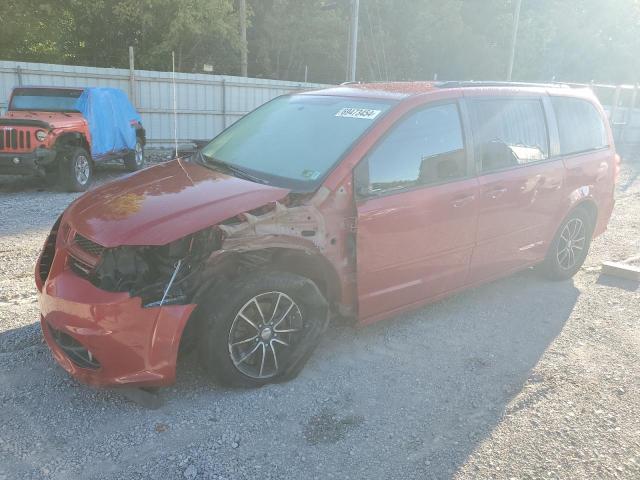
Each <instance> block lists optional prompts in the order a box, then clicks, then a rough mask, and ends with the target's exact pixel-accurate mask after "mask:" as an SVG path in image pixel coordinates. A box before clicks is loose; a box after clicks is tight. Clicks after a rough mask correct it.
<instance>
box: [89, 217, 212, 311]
mask: <svg viewBox="0 0 640 480" xmlns="http://www.w3.org/2000/svg"><path fill="white" fill-rule="evenodd" d="M219 246H220V236H219V231H218V230H217V229H214V228H208V229H205V230H202V231H200V232H197V233H194V234H192V235H188V236H187V237H184V238H181V239H179V240H176V241H175V242H172V243H169V244H167V245H162V246H123V247H116V248H108V249H106V250H105V251H104V252H103V253H102V256H101V259H100V262H99V263H98V265H97V266H96V268H95V269H94V270H93V272H92V273H91V275H90V277H89V279H90V281H91V283H93V284H94V285H95V286H96V287H98V288H100V289H102V290H107V291H109V292H128V293H129V294H130V295H131V296H132V297H141V298H142V305H143V306H144V307H158V306H162V305H172V304H184V303H187V302H188V301H189V299H190V297H191V294H192V293H193V290H194V286H195V284H194V281H193V280H194V277H195V276H196V275H195V274H196V273H198V271H199V270H200V267H201V266H202V265H203V263H204V261H205V260H206V259H207V257H208V256H209V255H210V254H211V252H213V251H214V250H217V249H218V248H219Z"/></svg>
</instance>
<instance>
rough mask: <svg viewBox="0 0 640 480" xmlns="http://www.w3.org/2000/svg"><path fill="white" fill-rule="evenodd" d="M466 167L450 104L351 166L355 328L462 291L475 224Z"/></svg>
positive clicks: (473, 184) (417, 118)
mask: <svg viewBox="0 0 640 480" xmlns="http://www.w3.org/2000/svg"><path fill="white" fill-rule="evenodd" d="M470 167H471V165H470V161H469V158H468V156H467V152H466V149H465V146H464V140H463V133H462V125H461V122H460V115H459V110H458V106H457V104H456V103H455V102H452V103H443V104H438V105H435V106H428V107H426V108H421V109H419V110H414V111H413V112H411V113H409V114H408V115H406V116H405V117H403V118H402V119H401V120H399V121H398V122H396V124H395V125H394V126H393V127H392V128H391V131H390V132H389V133H388V134H387V135H386V136H385V137H384V138H383V139H382V140H381V141H380V142H379V143H378V144H377V145H376V146H374V147H373V149H372V150H371V151H370V152H369V154H368V155H367V156H366V157H365V158H364V159H363V161H361V163H360V164H359V165H358V167H357V168H356V171H355V176H356V189H357V191H358V193H357V196H358V201H357V212H358V218H357V249H358V252H357V270H358V301H359V314H360V319H361V321H363V322H364V323H369V322H372V321H375V320H377V319H378V317H381V316H384V315H385V314H388V313H391V312H394V311H399V310H402V309H404V308H406V307H410V306H412V305H414V304H419V303H421V302H424V301H425V300H426V299H428V298H432V297H435V296H438V295H440V294H443V293H445V292H447V291H451V290H454V289H456V288H459V287H461V286H462V285H464V284H465V282H466V280H467V275H468V270H469V262H470V259H471V253H472V249H473V246H474V242H475V230H476V222H477V197H478V181H477V179H476V178H475V177H474V176H473V174H472V169H471V168H470Z"/></svg>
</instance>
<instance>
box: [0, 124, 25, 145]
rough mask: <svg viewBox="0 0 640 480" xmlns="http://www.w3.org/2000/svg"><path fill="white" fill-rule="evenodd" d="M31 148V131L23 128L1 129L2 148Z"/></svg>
mask: <svg viewBox="0 0 640 480" xmlns="http://www.w3.org/2000/svg"><path fill="white" fill-rule="evenodd" d="M25 149H31V131H30V130H26V129H21V128H3V129H0V150H25Z"/></svg>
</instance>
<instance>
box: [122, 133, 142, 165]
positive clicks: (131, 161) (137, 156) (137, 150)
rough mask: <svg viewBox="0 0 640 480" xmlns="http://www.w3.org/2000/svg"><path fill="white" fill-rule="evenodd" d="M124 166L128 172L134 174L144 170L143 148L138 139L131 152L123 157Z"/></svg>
mask: <svg viewBox="0 0 640 480" xmlns="http://www.w3.org/2000/svg"><path fill="white" fill-rule="evenodd" d="M124 166H125V167H126V168H127V170H129V171H130V172H135V171H137V170H140V169H142V168H144V146H143V145H142V142H141V141H140V138H137V139H136V146H135V147H134V148H133V151H132V152H129V153H128V154H127V156H126V157H124Z"/></svg>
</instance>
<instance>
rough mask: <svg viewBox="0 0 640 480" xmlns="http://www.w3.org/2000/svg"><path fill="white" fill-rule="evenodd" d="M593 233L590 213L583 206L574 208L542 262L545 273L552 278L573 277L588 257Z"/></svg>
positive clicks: (563, 278)
mask: <svg viewBox="0 0 640 480" xmlns="http://www.w3.org/2000/svg"><path fill="white" fill-rule="evenodd" d="M576 228H577V230H576ZM592 235H593V225H592V219H591V217H590V216H589V214H588V213H587V212H586V211H585V210H584V209H582V208H576V209H575V210H573V211H572V212H571V213H570V214H569V215H568V216H567V217H566V218H565V219H564V221H563V222H562V224H561V225H560V228H558V231H557V232H556V234H555V236H554V238H553V240H552V242H551V244H550V245H549V250H548V251H547V256H546V258H545V260H544V262H543V263H542V271H543V273H544V274H545V275H546V276H547V277H548V278H550V279H552V280H566V279H568V278H571V277H573V276H574V275H575V274H576V273H578V271H579V270H580V267H582V264H583V263H584V261H585V259H586V258H587V254H588V253H589V246H590V245H591V236H592ZM580 239H583V240H582V241H580Z"/></svg>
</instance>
